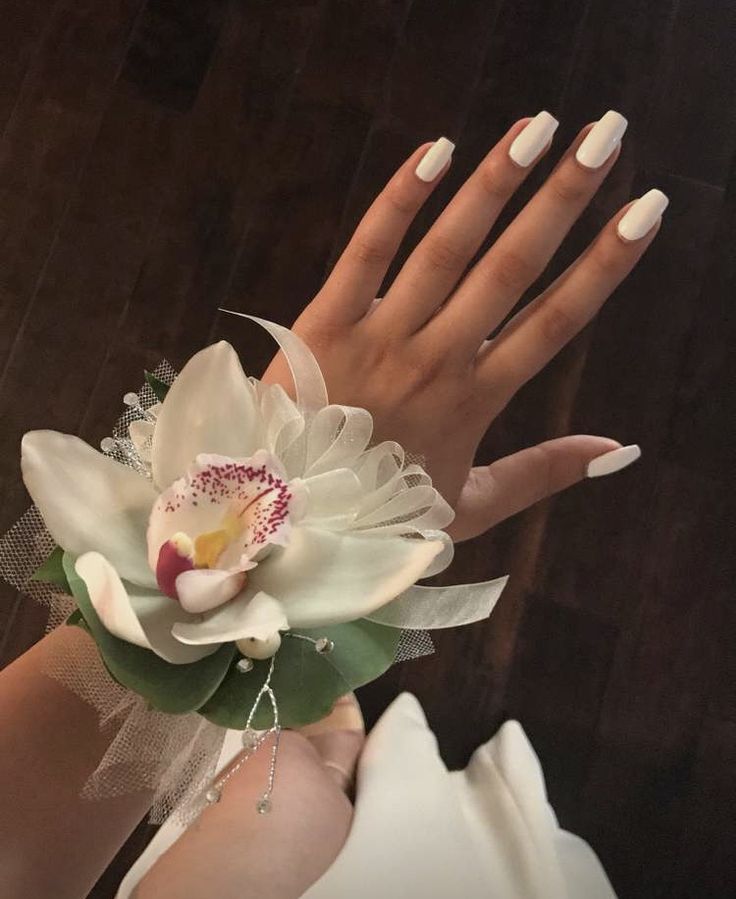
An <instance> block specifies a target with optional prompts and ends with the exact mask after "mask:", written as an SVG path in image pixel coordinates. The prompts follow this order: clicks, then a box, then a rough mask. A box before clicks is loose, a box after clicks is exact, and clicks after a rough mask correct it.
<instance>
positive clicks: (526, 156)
mask: <svg viewBox="0 0 736 899" xmlns="http://www.w3.org/2000/svg"><path fill="white" fill-rule="evenodd" d="M559 124H560V123H559V122H558V121H557V119H556V118H555V117H554V116H552V115H550V114H549V113H548V112H545V111H544V110H542V112H538V113H537V114H536V115H535V116H534V118H533V119H532V120H531V122H529V124H528V125H527V126H526V128H524V130H523V131H522V132H521V133H520V134H517V135H516V139H515V140H514V142H513V143H512V144H511V146H510V147H509V156H510V157H511V158H512V159H513V161H514V162H515V163H516V164H517V165H520V166H521V167H522V168H526V167H527V166H528V165H531V164H532V163H533V162H534V160H535V159H536V158H537V156H539V154H540V153H541V152H542V150H543V149H544V148H545V147H546V146H547V144H548V143H549V142H550V141H551V140H552V135H553V134H554V133H555V131H557V126H558V125H559Z"/></svg>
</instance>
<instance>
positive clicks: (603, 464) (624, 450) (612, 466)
mask: <svg viewBox="0 0 736 899" xmlns="http://www.w3.org/2000/svg"><path fill="white" fill-rule="evenodd" d="M640 456H641V450H640V449H639V447H638V445H637V444H636V443H632V444H631V445H630V446H620V447H618V449H615V450H611V452H610V453H603V455H602V456H598V457H597V458H596V459H593V460H592V461H590V462H588V467H587V468H586V470H585V474H586V476H587V477H589V478H601V477H603V475H606V474H613V473H614V471H621V469H622V468H626V466H627V465H631V463H632V462H636V460H637V459H638V458H639V457H640Z"/></svg>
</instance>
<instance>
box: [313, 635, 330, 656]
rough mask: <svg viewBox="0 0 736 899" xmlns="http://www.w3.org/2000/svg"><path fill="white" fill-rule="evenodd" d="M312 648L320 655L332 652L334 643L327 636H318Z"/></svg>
mask: <svg viewBox="0 0 736 899" xmlns="http://www.w3.org/2000/svg"><path fill="white" fill-rule="evenodd" d="M314 648H315V649H316V650H317V652H318V653H319V654H320V655H326V654H327V653H328V652H332V650H333V649H334V648H335V644H334V643H333V642H332V640H330V639H329V638H328V637H320V638H319V640H317V642H316V643H315V644H314Z"/></svg>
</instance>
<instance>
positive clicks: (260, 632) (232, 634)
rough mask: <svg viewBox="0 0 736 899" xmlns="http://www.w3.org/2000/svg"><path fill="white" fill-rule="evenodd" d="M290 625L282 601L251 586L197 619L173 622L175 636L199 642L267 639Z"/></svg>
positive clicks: (192, 642) (185, 640)
mask: <svg viewBox="0 0 736 899" xmlns="http://www.w3.org/2000/svg"><path fill="white" fill-rule="evenodd" d="M288 627H289V622H288V620H287V617H286V614H285V611H284V607H283V605H282V604H281V603H280V602H279V601H278V600H277V599H274V597H273V596H269V595H268V594H267V593H264V592H262V591H255V590H253V589H249V590H247V591H246V592H244V593H241V595H240V596H238V597H237V598H236V599H233V600H232V601H231V602H229V603H227V604H226V605H224V606H220V608H219V609H216V610H215V611H214V612H212V613H210V614H209V615H207V616H205V618H204V620H202V621H200V622H197V623H191V624H187V623H181V624H176V625H174V636H175V637H176V639H177V640H181V642H182V643H186V644H188V645H190V646H196V645H199V644H203V643H209V642H211V641H216V642H218V643H228V642H231V641H234V640H247V639H248V638H253V639H256V640H266V639H267V638H268V637H271V636H272V635H273V634H275V633H277V632H278V631H280V630H286V629H287V628H288Z"/></svg>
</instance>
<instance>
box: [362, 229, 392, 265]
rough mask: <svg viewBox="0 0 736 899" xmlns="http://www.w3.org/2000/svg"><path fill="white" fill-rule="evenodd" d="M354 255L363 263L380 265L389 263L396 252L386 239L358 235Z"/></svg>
mask: <svg viewBox="0 0 736 899" xmlns="http://www.w3.org/2000/svg"><path fill="white" fill-rule="evenodd" d="M352 255H353V258H354V259H355V260H356V261H357V262H359V263H360V264H361V265H367V266H370V267H380V266H385V265H388V264H389V263H390V262H391V260H392V259H393V255H394V254H393V249H392V247H390V246H389V245H388V244H387V243H386V242H385V241H382V240H378V239H376V238H374V237H361V236H360V235H356V237H355V242H354V244H353V250H352Z"/></svg>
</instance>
